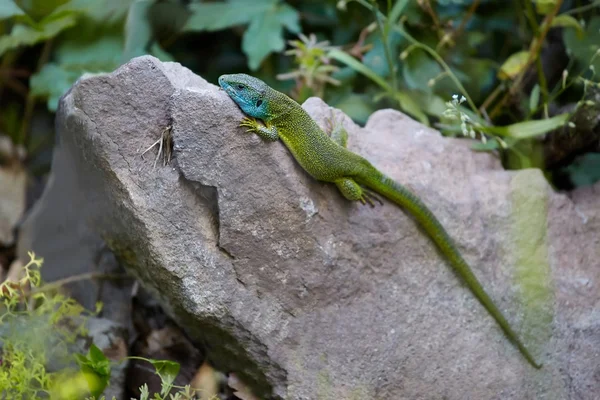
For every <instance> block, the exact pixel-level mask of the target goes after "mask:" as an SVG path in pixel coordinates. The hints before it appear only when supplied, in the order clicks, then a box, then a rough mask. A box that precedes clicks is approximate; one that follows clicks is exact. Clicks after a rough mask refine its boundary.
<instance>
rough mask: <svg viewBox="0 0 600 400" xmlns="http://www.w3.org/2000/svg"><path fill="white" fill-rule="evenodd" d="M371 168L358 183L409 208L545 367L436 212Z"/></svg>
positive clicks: (482, 300)
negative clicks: (494, 299) (480, 278)
mask: <svg viewBox="0 0 600 400" xmlns="http://www.w3.org/2000/svg"><path fill="white" fill-rule="evenodd" d="M371 168H373V167H371ZM371 168H369V170H368V171H365V172H363V173H359V174H358V175H357V176H355V177H354V179H355V180H356V182H357V183H358V184H360V185H362V186H365V187H367V188H369V189H371V190H372V191H374V192H376V193H378V194H380V195H382V196H384V197H386V198H387V199H389V200H391V201H393V202H394V203H396V204H397V205H398V206H400V207H402V208H403V209H405V210H406V211H408V213H409V214H410V215H411V216H412V217H413V218H414V219H415V220H417V222H418V223H419V224H420V225H421V227H422V228H423V229H424V230H425V231H426V232H427V234H428V235H429V237H430V238H431V239H432V240H433V242H434V243H435V244H436V245H437V247H438V248H439V249H440V251H441V252H442V253H443V254H444V255H445V256H446V257H447V258H448V260H449V261H450V264H452V266H453V267H454V269H455V270H456V272H458V274H459V275H460V276H461V277H462V279H463V280H464V281H465V282H466V284H467V285H468V286H469V288H470V289H471V291H472V292H473V294H474V295H475V297H477V299H478V300H479V302H480V303H481V304H482V305H483V306H484V307H485V309H486V310H487V311H488V312H489V313H490V314H491V315H492V317H494V319H495V320H496V322H497V323H498V325H500V327H501V328H502V330H503V331H504V333H505V334H506V336H507V337H508V338H509V339H510V340H511V341H512V342H513V343H514V344H515V345H516V346H517V348H518V349H519V351H520V352H521V354H523V356H524V357H525V358H526V359H527V361H529V363H531V365H532V366H534V367H535V368H538V369H539V368H541V364H538V363H537V362H536V361H535V360H534V358H533V356H532V355H531V354H530V353H529V351H528V350H527V348H526V347H525V345H524V344H523V342H522V341H521V340H520V339H519V336H518V335H517V333H516V332H515V331H514V330H513V329H512V328H511V326H510V324H509V323H508V321H507V320H506V318H505V317H504V315H503V314H502V312H501V311H500V310H499V309H498V307H496V305H495V304H494V302H493V301H492V299H491V298H490V296H489V295H488V294H487V293H486V292H485V290H484V289H483V286H482V285H481V283H480V282H479V280H478V279H477V277H476V276H475V274H473V272H472V270H471V268H470V267H469V265H468V264H467V262H466V261H465V260H464V259H463V257H462V256H461V254H460V252H459V251H458V249H457V248H456V245H455V244H454V241H453V240H452V238H451V237H450V235H448V233H447V232H446V230H445V229H444V227H443V226H442V224H441V223H440V222H439V221H438V219H437V218H436V217H435V215H433V213H432V212H431V211H430V210H429V208H427V206H426V205H425V204H424V203H423V202H422V201H421V200H420V199H419V198H418V197H417V196H416V195H414V194H413V193H412V192H410V191H409V190H408V189H407V188H405V187H404V186H402V185H401V184H399V183H398V182H396V181H394V180H393V179H391V178H389V177H387V176H385V175H384V174H382V173H381V172H379V171H377V170H376V169H375V168H373V169H371Z"/></svg>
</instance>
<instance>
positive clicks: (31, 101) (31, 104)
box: [18, 39, 52, 147]
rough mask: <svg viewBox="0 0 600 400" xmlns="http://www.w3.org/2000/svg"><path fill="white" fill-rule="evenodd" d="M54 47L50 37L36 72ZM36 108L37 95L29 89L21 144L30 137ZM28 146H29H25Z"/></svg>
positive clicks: (20, 137) (19, 140) (43, 49)
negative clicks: (30, 127)
mask: <svg viewBox="0 0 600 400" xmlns="http://www.w3.org/2000/svg"><path fill="white" fill-rule="evenodd" d="M51 49H52V39H48V40H47V41H46V42H45V43H44V47H43V48H42V54H40V58H39V59H38V63H37V67H36V69H35V70H36V72H39V71H40V70H41V69H42V67H43V66H44V64H46V62H47V61H48V58H50V50H51ZM34 108H35V96H34V95H33V94H31V90H30V91H29V94H28V95H27V100H26V102H25V111H24V112H23V122H22V123H21V133H20V135H19V138H18V142H19V143H20V144H26V142H27V138H28V135H27V133H28V131H29V123H30V121H31V118H32V117H33V110H34ZM25 147H27V146H25Z"/></svg>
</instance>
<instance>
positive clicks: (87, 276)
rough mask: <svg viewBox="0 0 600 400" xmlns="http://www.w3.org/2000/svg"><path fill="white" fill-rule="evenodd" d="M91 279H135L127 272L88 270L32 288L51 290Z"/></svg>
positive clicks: (44, 290) (43, 290)
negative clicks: (111, 272) (112, 272)
mask: <svg viewBox="0 0 600 400" xmlns="http://www.w3.org/2000/svg"><path fill="white" fill-rule="evenodd" d="M91 279H109V280H120V279H133V278H132V277H131V276H129V275H127V274H106V273H103V272H88V273H85V274H80V275H73V276H68V277H66V278H63V279H59V280H56V281H53V282H50V283H45V284H44V285H43V286H40V287H38V288H34V289H32V290H31V292H32V293H40V292H50V291H52V290H56V289H59V288H61V287H62V286H64V285H66V284H69V283H73V282H79V281H87V280H91Z"/></svg>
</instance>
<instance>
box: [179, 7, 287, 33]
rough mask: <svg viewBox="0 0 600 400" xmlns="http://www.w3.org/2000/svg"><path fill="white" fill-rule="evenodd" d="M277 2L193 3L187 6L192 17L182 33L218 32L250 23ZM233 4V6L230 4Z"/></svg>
mask: <svg viewBox="0 0 600 400" xmlns="http://www.w3.org/2000/svg"><path fill="white" fill-rule="evenodd" d="M278 1H279V0H256V1H239V0H238V1H229V2H213V3H193V4H190V5H189V8H190V10H191V11H192V13H193V14H192V16H191V17H190V18H189V19H188V21H187V23H186V24H185V25H184V27H183V31H218V30H221V29H225V28H229V27H232V26H236V25H245V24H248V23H250V21H252V20H253V19H254V18H255V17H258V16H261V15H262V14H264V13H266V12H267V11H269V10H270V9H272V8H273V7H274V6H276V4H277V3H278ZM232 3H234V4H232Z"/></svg>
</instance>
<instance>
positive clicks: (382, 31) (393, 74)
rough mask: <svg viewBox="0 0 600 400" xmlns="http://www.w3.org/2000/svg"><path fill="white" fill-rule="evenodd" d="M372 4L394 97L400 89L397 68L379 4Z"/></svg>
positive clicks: (374, 1)
mask: <svg viewBox="0 0 600 400" xmlns="http://www.w3.org/2000/svg"><path fill="white" fill-rule="evenodd" d="M371 3H372V4H373V7H372V8H371V10H372V11H373V15H374V16H375V21H377V28H378V29H379V33H380V34H381V43H383V49H384V53H385V58H386V61H387V63H388V68H389V70H390V77H391V81H392V85H391V86H392V91H393V93H392V94H393V95H395V94H396V90H397V89H398V84H397V82H396V67H395V65H394V62H393V61H392V55H391V54H390V47H389V46H388V40H387V39H388V38H387V36H386V31H387V29H384V27H383V23H382V21H381V16H380V13H379V10H378V9H377V3H376V0H371Z"/></svg>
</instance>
